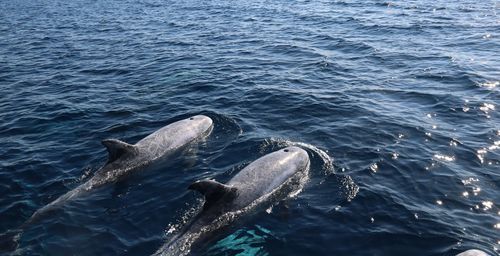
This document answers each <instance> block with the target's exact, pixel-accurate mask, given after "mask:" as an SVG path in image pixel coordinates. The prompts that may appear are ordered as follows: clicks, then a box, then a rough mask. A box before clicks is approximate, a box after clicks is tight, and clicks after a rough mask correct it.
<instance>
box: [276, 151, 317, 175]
mask: <svg viewBox="0 0 500 256" xmlns="http://www.w3.org/2000/svg"><path fill="white" fill-rule="evenodd" d="M281 154H283V155H284V156H285V159H287V162H288V165H292V166H295V169H296V170H301V171H303V170H306V169H307V168H309V162H310V160H309V155H308V154H307V152H306V151H305V150H303V149H302V148H299V147H295V146H290V147H286V148H284V149H282V150H281Z"/></svg>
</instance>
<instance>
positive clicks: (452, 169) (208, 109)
mask: <svg viewBox="0 0 500 256" xmlns="http://www.w3.org/2000/svg"><path fill="white" fill-rule="evenodd" d="M0 6H1V7H0V90H1V93H0V142H1V147H0V233H6V232H9V230H15V229H16V228H17V227H19V226H20V225H22V224H23V223H24V221H26V220H27V219H28V218H29V217H30V216H31V215H32V214H33V213H34V212H35V211H36V210H37V209H39V208H41V207H43V206H44V205H46V204H48V203H50V202H51V201H52V200H54V199H56V198H57V197H59V196H60V195H63V194H64V193H66V192H67V191H69V190H71V189H73V188H75V187H76V186H78V185H79V184H82V183H83V182H84V181H86V180H87V179H89V178H90V177H92V175H93V173H95V172H96V171H97V170H98V169H99V168H100V167H101V166H102V165H103V164H104V163H105V162H106V159H107V153H106V150H105V148H104V147H103V146H102V145H101V143H100V141H101V140H103V139H106V138H117V139H121V140H124V141H127V142H129V143H135V142H137V141H138V140H140V139H141V138H143V137H145V136H147V135H148V134H150V133H152V132H154V131H155V130H157V129H159V128H161V127H163V126H165V125H168V124H169V123H172V122H174V121H177V120H180V119H183V118H186V117H188V116H191V115H195V114H205V115H208V116H210V117H211V118H212V119H213V120H214V130H213V132H212V134H211V135H210V136H209V137H208V138H206V140H204V141H202V142H200V143H197V144H196V145H193V146H192V147H190V148H189V150H186V152H184V153H183V154H181V155H180V156H179V157H177V158H175V159H172V160H171V161H168V162H166V163H162V164H159V165H155V166H153V167H149V168H147V169H146V170H143V171H141V172H138V173H135V174H133V175H131V176H128V177H126V178H125V179H123V180H120V181H118V182H116V183H113V184H110V185H108V186H105V187H103V188H101V189H98V190H96V191H95V192H94V193H92V194H89V195H88V196H83V197H81V198H78V199H77V200H73V201H70V202H68V203H67V204H65V205H64V206H63V207H62V208H59V209H57V210H55V211H54V212H53V213H52V214H50V215H49V216H45V217H44V218H43V219H41V220H40V221H37V222H36V223H32V224H30V225H29V226H27V227H26V228H25V229H24V232H23V233H22V235H21V236H20V237H19V247H18V248H17V249H16V250H15V251H13V252H10V253H5V255H9V254H10V255H51V256H52V255H54V256H58V255H150V254H151V253H154V252H155V251H156V250H157V249H158V248H159V247H161V246H162V245H163V243H164V241H165V240H166V239H167V238H168V237H169V235H171V234H170V233H171V232H172V230H176V227H177V228H179V227H182V225H183V224H184V223H185V222H186V221H187V220H189V218H190V217H191V216H192V215H193V211H195V210H196V209H197V207H198V208H199V205H200V203H201V197H200V196H199V195H198V194H196V193H195V192H192V191H188V190H187V189H186V188H187V187H188V186H189V184H190V183H191V182H193V181H195V180H198V179H203V178H215V179H217V180H219V181H222V182H225V181H228V180H229V179H230V178H231V177H232V176H234V174H235V173H237V172H238V171H239V170H241V169H242V168H243V167H244V166H245V165H247V164H248V163H250V162H251V161H253V160H255V159H257V158H259V157H260V156H263V155H264V154H266V153H270V152H272V151H274V150H277V149H280V148H283V147H285V146H287V145H298V146H301V147H303V148H304V149H306V150H307V151H308V153H309V155H310V157H311V161H312V162H311V169H310V171H309V175H310V177H309V181H308V182H307V184H305V186H304V188H303V190H302V191H301V192H300V193H298V194H297V195H290V196H288V197H286V198H284V199H282V200H279V201H276V202H272V205H271V206H270V207H269V208H267V209H261V210H259V211H256V212H254V213H252V214H251V215H250V216H247V218H245V219H244V220H242V221H240V222H237V223H235V224H234V225H232V226H231V227H230V228H228V230H225V231H223V232H222V231H221V232H220V233H218V234H214V238H215V239H214V241H212V242H210V243H208V244H206V245H204V246H201V247H199V248H194V249H196V250H193V255H212V256H213V255H245V256H248V255H269V256H273V255H415V256H416V255H419V256H420V255H455V254H457V253H459V252H462V251H465V250H467V249H470V248H478V249H481V250H484V251H486V252H488V253H489V254H490V255H498V254H499V252H500V190H499V186H500V114H499V110H500V16H499V15H500V2H499V1H496V0H495V1H492V0H486V1H472V0H463V1H443V0H434V1H430V0H414V1H375V0H367V1H360V0H344V1H334V0H332V1H328V0H317V1H313V0H274V1H260V0H257V1H243V0H234V1H223V0H213V1H199V0H182V1H181V0H164V1H162V0H120V1H118V0H108V1H105V0H71V1H63V0H46V1H41V0H32V1H28V0H11V1H9V0H0Z"/></svg>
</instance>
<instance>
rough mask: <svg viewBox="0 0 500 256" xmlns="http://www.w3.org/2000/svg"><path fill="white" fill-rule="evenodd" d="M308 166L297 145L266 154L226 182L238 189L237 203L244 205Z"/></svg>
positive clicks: (304, 153)
mask: <svg viewBox="0 0 500 256" xmlns="http://www.w3.org/2000/svg"><path fill="white" fill-rule="evenodd" d="M308 166H309V156H308V154H307V152H306V151H305V150H303V149H301V148H298V147H287V148H285V149H282V150H279V151H276V152H273V153H270V154H267V155H265V156H263V157H261V158H259V159H257V160H255V161H254V162H252V163H251V164H249V165H248V166H247V167H245V168H244V169H243V170H241V171H240V172H239V173H238V174H237V175H236V176H234V177H233V178H232V179H231V180H230V181H229V182H228V183H227V185H228V186H233V187H236V188H237V189H238V199H237V204H238V205H241V206H246V205H248V204H250V203H251V202H252V201H254V200H256V199H258V198H259V197H261V196H264V195H266V194H268V193H270V192H272V191H273V190H275V189H276V188H278V187H279V186H280V185H282V184H283V183H284V182H286V181H287V180H288V179H289V178H290V177H292V176H293V175H294V174H295V173H297V172H299V171H303V170H305V169H306V168H308Z"/></svg>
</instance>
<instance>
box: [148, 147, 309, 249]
mask: <svg viewBox="0 0 500 256" xmlns="http://www.w3.org/2000/svg"><path fill="white" fill-rule="evenodd" d="M309 166H310V160H309V155H308V153H307V152H306V151H305V150H304V149H302V148H299V147H295V146H290V147H286V148H284V149H281V150H278V151H275V152H272V153H270V154H267V155H264V156H262V157H260V158H258V159H257V160H255V161H253V162H252V163H250V164H249V165H247V166H246V167H245V168H243V169H242V170H241V171H240V172H238V174H236V175H235V176H234V177H233V178H231V179H230V180H229V181H228V182H227V183H225V184H223V183H220V182H217V181H215V180H211V179H205V180H199V181H195V182H194V183H192V184H191V185H189V187H188V189H190V190H194V191H197V192H199V193H200V194H201V195H203V196H204V203H203V206H202V207H201V209H200V210H199V213H198V214H197V215H196V216H195V217H194V218H193V220H192V221H191V222H189V223H188V224H186V225H185V227H184V228H183V229H182V230H181V231H179V233H178V234H177V235H175V236H173V237H172V238H171V239H169V240H168V241H167V242H166V243H165V244H164V245H163V246H162V247H161V248H159V249H158V250H157V251H156V252H155V253H154V254H153V255H155V256H158V255H165V256H170V255H187V254H189V253H190V251H191V248H192V247H194V246H193V244H199V243H200V242H199V241H203V240H206V238H210V237H213V234H214V232H215V231H217V230H220V229H223V228H224V227H227V226H228V225H230V224H231V223H233V222H234V221H235V220H236V219H238V218H239V217H241V216H242V215H244V214H248V213H251V212H252V209H256V208H257V207H258V206H259V205H265V202H268V203H269V201H272V200H276V199H277V198H278V197H280V196H279V195H282V194H286V192H285V193H283V191H286V189H285V187H286V186H287V185H288V186H291V183H294V184H298V183H299V182H300V181H303V180H304V177H307V173H308V171H309ZM254 212H255V211H254Z"/></svg>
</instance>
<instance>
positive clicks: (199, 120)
mask: <svg viewBox="0 0 500 256" xmlns="http://www.w3.org/2000/svg"><path fill="white" fill-rule="evenodd" d="M212 128H213V121H212V119H210V118H209V117H207V116H204V115H196V116H192V117H189V118H186V119H183V120H180V121H177V122H174V123H171V124H169V125H167V126H165V127H163V128H161V129H159V130H157V131H155V132H154V133H152V134H150V135H148V136H147V137H145V138H143V139H142V140H140V141H139V142H137V143H136V144H134V145H132V144H128V143H126V142H123V141H119V140H116V139H107V140H103V141H102V144H103V145H104V146H105V147H106V149H107V151H108V153H109V157H108V161H107V163H106V164H105V165H104V166H103V167H102V168H100V169H99V170H98V171H97V172H96V173H95V175H94V176H93V177H92V178H90V179H89V180H88V181H87V182H85V183H83V184H81V185H80V186H78V187H76V188H75V189H73V190H71V191H69V192H67V193H66V194H64V195H62V196H60V197H59V198H57V199H56V200H54V201H52V202H51V203H49V204H47V205H45V206H44V207H42V208H40V209H38V210H37V211H36V212H35V213H33V215H32V216H31V217H30V218H29V219H28V220H27V221H26V222H24V223H23V224H22V225H21V226H20V227H19V228H18V229H16V230H11V231H9V232H8V233H7V234H2V235H1V236H0V251H2V250H12V249H15V247H17V242H16V240H17V239H18V238H19V236H20V234H21V233H22V231H23V229H24V228H26V226H27V225H29V224H31V223H33V222H35V221H36V220H38V219H39V218H40V217H42V216H43V215H45V214H46V213H48V212H50V211H51V210H53V209H55V208H57V207H59V206H61V205H63V204H64V202H67V201H69V200H71V199H74V198H77V197H78V196H80V195H82V194H85V193H88V192H90V191H92V190H93V189H94V188H97V187H101V186H102V185H105V184H107V183H112V182H114V181H116V180H118V179H120V178H122V177H124V176H126V175H127V174H129V173H132V172H135V171H138V170H141V169H143V168H144V167H146V166H147V165H149V164H151V163H152V162H154V161H155V160H158V159H160V158H162V157H164V156H166V155H169V154H171V153H175V152H177V151H179V150H180V149H182V148H184V146H186V145H188V144H190V143H191V142H194V141H195V140H197V139H200V138H204V137H206V136H208V135H209V134H210V133H211V131H212Z"/></svg>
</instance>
